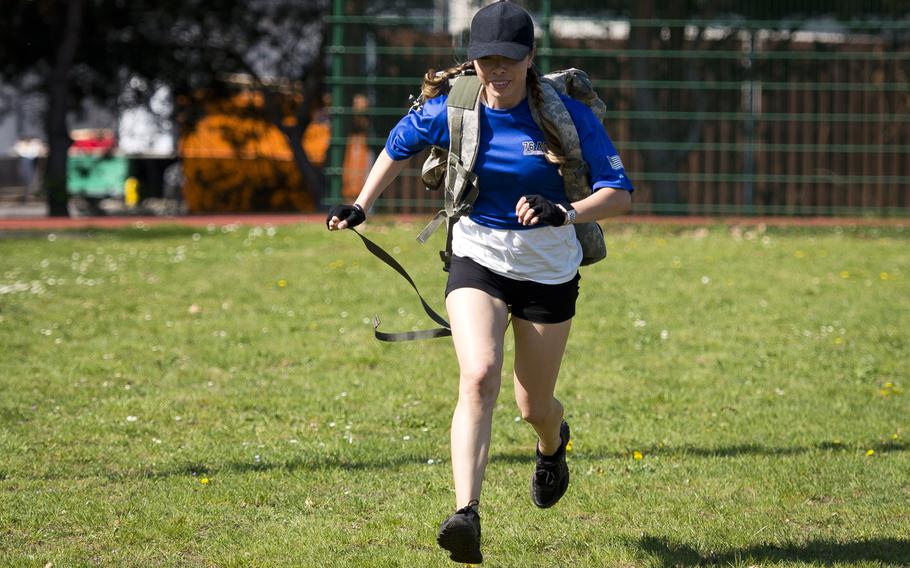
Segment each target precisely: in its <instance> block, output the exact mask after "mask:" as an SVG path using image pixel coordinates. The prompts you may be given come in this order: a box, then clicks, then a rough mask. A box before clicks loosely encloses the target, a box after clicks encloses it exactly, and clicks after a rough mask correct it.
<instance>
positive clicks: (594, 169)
mask: <svg viewBox="0 0 910 568" xmlns="http://www.w3.org/2000/svg"><path fill="white" fill-rule="evenodd" d="M563 101H565V103H566V108H567V109H568V110H569V114H570V115H571V116H572V120H573V121H574V122H575V128H576V129H577V130H578V139H579V140H580V142H581V153H582V156H583V157H584V159H585V162H587V164H588V178H589V181H590V183H591V186H592V187H593V188H594V190H595V191H596V190H598V189H600V188H602V187H612V188H614V189H625V190H626V191H628V192H630V193H631V192H632V191H634V190H635V188H634V187H633V186H632V180H630V179H629V177H628V176H627V175H626V170H625V166H623V163H622V160H621V159H620V157H619V152H617V151H616V148H615V147H614V146H613V142H612V141H611V140H610V137H609V135H607V131H606V129H604V126H603V124H601V122H600V121H599V120H598V119H597V116H596V115H595V114H594V111H592V110H591V109H590V108H589V107H588V106H587V105H586V104H584V103H582V102H579V101H576V100H575V99H571V98H567V97H563Z"/></svg>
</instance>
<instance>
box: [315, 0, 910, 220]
mask: <svg viewBox="0 0 910 568" xmlns="http://www.w3.org/2000/svg"><path fill="white" fill-rule="evenodd" d="M518 3H519V4H521V5H522V6H523V7H525V8H526V9H527V10H528V11H529V12H530V13H531V14H532V16H533V17H534V20H535V24H536V26H537V29H538V37H537V55H536V59H535V63H536V65H537V66H538V68H539V69H540V70H541V71H543V72H547V71H549V70H555V69H561V68H567V67H578V68H581V69H584V70H585V71H587V72H588V74H589V75H590V76H591V78H592V79H593V80H594V82H595V86H596V87H597V89H598V92H599V93H600V95H601V98H603V99H604V101H605V102H606V103H607V107H608V112H607V117H606V119H605V126H606V128H607V131H608V132H609V134H610V136H611V137H612V138H613V141H614V143H615V144H616V146H617V148H618V149H619V151H620V154H621V155H622V158H623V161H624V163H625V165H626V168H627V170H628V175H629V177H630V178H631V179H632V180H633V182H634V183H635V185H636V193H635V198H634V201H635V206H634V207H635V212H638V213H667V214H737V215H878V216H897V215H900V216H906V215H910V1H906V0H898V1H886V0H881V1H874V2H873V1H858V0H831V1H828V2H821V1H808V2H799V1H796V0H793V1H787V2H783V1H770V2H764V3H755V2H746V1H745V0H739V1H722V0H719V1H713V2H704V1H702V2H698V1H694V0H690V1H688V2H686V1H681V2H658V1H656V0H638V1H634V2H632V1H628V2H616V3H610V4H609V5H607V4H606V3H602V2H595V1H593V0H587V1H584V0H575V1H569V2H559V3H558V6H557V5H556V3H551V2H550V1H549V0H540V1H530V2H518ZM428 4H430V3H426V2H424V3H418V2H416V1H414V2H411V1H401V2H392V3H389V2H385V3H383V2H376V1H371V2H366V1H365V0H363V1H342V0H334V4H333V9H332V15H331V17H330V18H329V21H328V26H329V28H328V29H329V33H330V36H329V42H328V43H329V45H328V48H327V50H328V53H329V56H330V58H331V63H330V69H329V71H330V73H329V74H328V76H327V81H328V83H329V87H330V92H331V97H332V106H331V107H330V109H329V111H330V115H331V120H332V132H333V136H332V140H331V147H330V152H329V163H328V164H327V167H326V174H327V176H328V179H329V191H330V193H329V198H330V200H331V201H333V202H338V201H343V200H350V199H352V198H353V196H355V195H356V193H357V192H358V191H359V189H360V185H361V184H362V182H363V179H364V177H365V175H366V171H367V169H368V168H369V164H370V163H371V159H372V157H373V156H375V155H376V154H377V153H378V152H379V151H380V150H381V149H382V147H383V145H384V142H385V136H386V134H387V133H388V131H389V129H390V128H391V127H392V126H393V125H394V124H395V122H397V120H398V119H399V118H400V117H401V116H402V115H403V114H404V113H406V112H407V110H408V107H409V97H410V96H413V95H416V94H418V92H419V86H420V81H421V77H422V76H423V74H424V73H425V72H426V71H427V69H429V68H433V69H442V68H446V67H449V66H451V65H455V64H457V63H459V62H461V61H463V60H464V58H465V53H466V44H467V39H468V28H469V25H470V18H471V15H472V14H473V13H474V12H475V11H476V10H477V9H478V8H479V7H480V5H481V3H480V2H471V1H469V0H461V1H456V0H451V1H444V0H436V1H434V2H433V3H431V5H429V6H428ZM421 163H422V160H421V157H420V156H418V157H416V158H415V159H414V160H413V161H412V165H411V167H410V169H409V170H406V173H405V175H404V176H402V177H401V178H400V179H399V180H398V181H396V182H395V184H394V185H393V186H392V187H390V188H389V190H388V191H387V192H386V194H385V196H384V198H383V199H382V200H380V202H379V204H378V207H379V208H380V210H382V211H385V212H395V213H425V212H431V211H435V210H436V209H438V208H439V205H440V202H441V197H440V196H438V195H435V194H432V193H428V192H426V191H425V190H424V188H423V186H422V184H421V183H420V180H419V176H418V174H419V167H420V164H421Z"/></svg>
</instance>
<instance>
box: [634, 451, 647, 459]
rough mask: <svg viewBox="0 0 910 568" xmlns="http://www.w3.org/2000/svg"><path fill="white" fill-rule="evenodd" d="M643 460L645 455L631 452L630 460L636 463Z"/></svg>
mask: <svg viewBox="0 0 910 568" xmlns="http://www.w3.org/2000/svg"><path fill="white" fill-rule="evenodd" d="M644 458H645V455H644V454H643V453H641V452H639V451H638V450H635V451H634V452H632V459H634V460H636V461H638V460H642V459H644Z"/></svg>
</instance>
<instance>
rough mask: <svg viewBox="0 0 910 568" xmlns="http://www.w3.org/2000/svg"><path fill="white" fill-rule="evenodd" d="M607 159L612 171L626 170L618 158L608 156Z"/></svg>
mask: <svg viewBox="0 0 910 568" xmlns="http://www.w3.org/2000/svg"><path fill="white" fill-rule="evenodd" d="M608 159H609V160H610V166H611V167H612V168H613V169H614V170H624V169H626V168H625V167H624V166H623V165H622V160H620V159H619V156H610V157H609V158H608Z"/></svg>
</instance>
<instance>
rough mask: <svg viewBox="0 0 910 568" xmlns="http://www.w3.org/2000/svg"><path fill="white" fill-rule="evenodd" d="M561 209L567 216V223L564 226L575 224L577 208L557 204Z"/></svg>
mask: <svg viewBox="0 0 910 568" xmlns="http://www.w3.org/2000/svg"><path fill="white" fill-rule="evenodd" d="M556 206H557V207H559V209H560V210H561V211H562V212H563V213H565V214H566V222H565V223H563V225H572V224H573V223H575V208H574V207H572V205H570V204H567V205H562V204H561V203H557V204H556Z"/></svg>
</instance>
